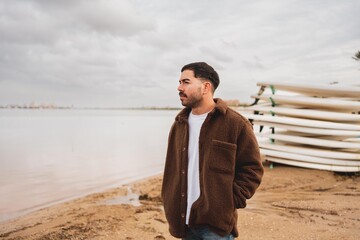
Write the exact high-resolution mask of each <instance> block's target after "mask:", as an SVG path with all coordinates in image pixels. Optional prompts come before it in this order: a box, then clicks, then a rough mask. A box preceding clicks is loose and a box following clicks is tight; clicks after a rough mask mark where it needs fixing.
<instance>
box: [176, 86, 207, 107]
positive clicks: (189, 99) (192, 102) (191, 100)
mask: <svg viewBox="0 0 360 240" xmlns="http://www.w3.org/2000/svg"><path fill="white" fill-rule="evenodd" d="M179 96H180V97H184V98H183V99H181V104H182V105H183V106H184V107H190V108H196V107H198V106H199V105H200V104H201V102H202V101H203V95H202V94H201V89H200V88H199V89H198V91H196V92H195V93H193V94H190V95H187V94H185V93H182V92H179Z"/></svg>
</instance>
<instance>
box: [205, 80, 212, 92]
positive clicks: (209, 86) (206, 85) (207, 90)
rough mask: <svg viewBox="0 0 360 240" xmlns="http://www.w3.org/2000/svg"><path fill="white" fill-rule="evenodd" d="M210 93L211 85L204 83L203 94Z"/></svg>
mask: <svg viewBox="0 0 360 240" xmlns="http://www.w3.org/2000/svg"><path fill="white" fill-rule="evenodd" d="M208 92H212V85H211V83H210V82H207V81H206V82H205V83H204V93H208Z"/></svg>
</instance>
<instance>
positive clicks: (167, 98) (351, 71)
mask: <svg viewBox="0 0 360 240" xmlns="http://www.w3.org/2000/svg"><path fill="white" fill-rule="evenodd" d="M359 8H360V3H359V1H356V0H349V1H343V2H339V1H334V0H331V1H298V0H294V1H286V0H279V1H273V2H269V1H265V0H262V1H253V2H249V1H235V0H227V1H221V2H220V1H205V0H203V1H189V0H186V1H160V0H154V1H138V0H134V1H126V0H124V1H117V0H94V1H85V0H63V1H56V0H17V1H11V0H4V1H1V2H0V16H1V18H0V52H1V54H0V104H7V103H20V104H22V103H28V102H29V101H32V100H35V101H38V102H41V101H43V102H47V101H51V102H54V103H57V104H60V105H61V104H69V103H72V104H75V105H76V106H90V105H91V106H129V105H131V106H143V105H150V106H153V105H159V106H166V105H171V106H179V105H180V104H179V103H178V99H177V93H176V86H177V79H178V77H179V71H180V68H181V67H182V65H184V64H186V63H188V62H192V61H207V62H209V63H210V64H212V65H213V66H214V67H215V68H216V69H217V70H218V72H219V74H220V77H221V86H220V88H219V89H218V90H217V95H218V96H219V97H223V98H229V99H234V98H237V99H240V100H241V101H251V99H250V97H249V96H250V95H251V94H252V93H254V92H256V91H257V87H256V82H257V81H263V80H287V81H322V82H331V81H346V82H349V83H353V82H355V81H358V79H359V74H360V71H358V68H359V67H358V63H357V62H356V61H354V60H352V59H351V56H352V55H353V54H354V53H355V52H356V51H357V50H359V49H358V48H359V46H360V40H359V39H360V31H359V30H358V29H360V21H358V19H357V15H358V13H357V9H359ZM140 96H141V97H140Z"/></svg>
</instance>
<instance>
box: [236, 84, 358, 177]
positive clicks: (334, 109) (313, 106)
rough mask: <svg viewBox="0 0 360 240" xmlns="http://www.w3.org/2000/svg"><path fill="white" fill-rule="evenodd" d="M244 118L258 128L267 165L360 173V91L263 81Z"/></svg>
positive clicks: (341, 87)
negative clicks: (269, 163)
mask: <svg viewBox="0 0 360 240" xmlns="http://www.w3.org/2000/svg"><path fill="white" fill-rule="evenodd" d="M257 85H258V86H259V87H260V91H259V93H258V94H257V95H253V96H252V97H253V98H255V99H256V101H255V104H254V105H252V106H250V107H247V108H246V109H244V111H241V113H242V114H243V115H244V116H245V117H247V118H248V119H250V120H251V121H252V122H253V123H254V125H255V127H256V128H255V129H258V132H256V135H257V137H258V141H259V145H260V151H261V153H262V154H263V155H264V156H265V158H266V160H267V161H270V162H276V163H282V164H287V165H293V166H299V167H305V168H314V169H322V170H329V171H335V172H360V87H358V86H352V85H341V84H331V85H321V84H294V83H277V82H260V83H258V84H257Z"/></svg>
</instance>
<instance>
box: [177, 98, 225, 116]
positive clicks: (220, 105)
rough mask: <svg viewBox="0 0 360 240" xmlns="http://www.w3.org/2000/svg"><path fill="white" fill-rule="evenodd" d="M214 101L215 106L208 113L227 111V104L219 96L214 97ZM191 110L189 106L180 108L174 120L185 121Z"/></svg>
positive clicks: (223, 112) (223, 113)
mask: <svg viewBox="0 0 360 240" xmlns="http://www.w3.org/2000/svg"><path fill="white" fill-rule="evenodd" d="M214 101H215V104H216V105H215V108H214V109H213V110H212V111H211V112H210V113H209V114H211V115H212V114H214V113H216V112H218V113H220V114H222V115H225V114H226V111H227V108H228V107H227V105H226V103H225V102H224V101H223V100H222V99H220V98H214ZM190 112H191V108H190V107H186V108H184V109H183V110H181V111H180V112H179V114H178V115H177V116H176V118H175V120H176V121H178V122H183V121H187V119H188V118H189V114H190Z"/></svg>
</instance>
